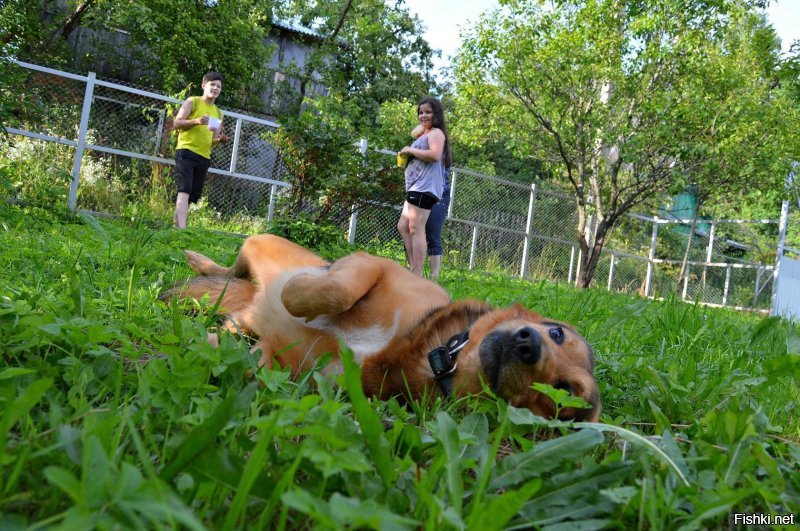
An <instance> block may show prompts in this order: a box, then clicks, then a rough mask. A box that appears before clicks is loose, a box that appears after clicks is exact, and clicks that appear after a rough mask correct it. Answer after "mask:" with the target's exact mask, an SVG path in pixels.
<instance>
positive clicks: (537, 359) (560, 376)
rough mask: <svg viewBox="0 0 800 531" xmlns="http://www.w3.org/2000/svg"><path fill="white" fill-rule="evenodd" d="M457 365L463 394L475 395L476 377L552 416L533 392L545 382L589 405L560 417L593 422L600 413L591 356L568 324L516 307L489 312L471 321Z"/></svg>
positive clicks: (512, 401) (553, 411)
mask: <svg viewBox="0 0 800 531" xmlns="http://www.w3.org/2000/svg"><path fill="white" fill-rule="evenodd" d="M458 365H459V369H458V371H457V372H456V376H455V384H456V387H461V388H462V389H463V390H464V391H467V392H476V391H477V389H476V385H480V384H479V383H476V382H478V381H479V378H478V374H480V375H481V377H482V378H483V381H484V382H485V383H487V384H488V385H489V386H490V387H491V388H492V390H493V391H494V392H495V393H497V394H498V395H499V396H501V397H503V398H504V399H506V400H507V401H508V402H509V403H510V404H512V405H513V406H516V407H521V408H528V409H530V410H531V411H532V412H533V413H535V414H537V415H541V416H543V417H550V418H552V417H554V416H555V414H556V409H555V405H554V403H553V401H552V399H550V398H549V397H548V396H547V395H544V394H543V393H540V392H539V391H536V390H534V389H532V388H531V386H532V384H535V383H544V384H549V385H551V386H553V387H555V388H557V389H564V390H567V391H569V393H570V394H571V395H573V396H578V397H581V398H583V399H584V400H585V401H586V402H587V403H588V404H589V405H590V406H591V408H589V409H580V408H574V407H564V408H563V409H561V411H560V412H559V415H558V416H559V417H560V418H562V419H575V420H589V421H597V418H598V416H599V414H600V392H599V390H598V387H597V381H596V380H595V378H594V358H593V353H592V349H591V347H590V346H589V344H588V343H587V341H586V340H585V339H584V338H583V337H582V336H581V335H580V334H578V332H576V331H575V329H574V328H572V327H571V326H570V325H568V324H565V323H560V322H557V321H552V320H550V319H546V318H543V317H542V316H541V315H539V314H538V313H535V312H531V311H530V310H527V309H525V308H523V307H522V306H520V305H515V306H512V307H510V308H504V309H497V310H492V311H490V312H488V313H486V314H485V315H483V316H482V317H480V318H479V319H478V320H477V321H475V322H474V323H473V325H472V326H471V327H470V330H469V344H468V345H467V347H465V348H464V351H462V352H461V353H460V354H459V355H458Z"/></svg>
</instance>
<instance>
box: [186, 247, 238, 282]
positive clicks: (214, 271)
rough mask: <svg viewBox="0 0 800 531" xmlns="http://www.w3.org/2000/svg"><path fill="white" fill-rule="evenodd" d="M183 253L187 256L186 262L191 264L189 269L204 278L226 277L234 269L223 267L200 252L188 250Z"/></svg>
mask: <svg viewBox="0 0 800 531" xmlns="http://www.w3.org/2000/svg"><path fill="white" fill-rule="evenodd" d="M183 252H184V254H185V255H186V261H187V262H188V263H189V267H191V268H192V269H193V270H194V271H197V272H198V273H200V274H201V275H203V276H207V277H226V276H228V275H229V274H230V273H231V270H232V269H233V268H231V267H222V266H221V265H219V264H217V263H216V262H214V261H213V260H212V259H211V258H208V257H207V256H203V255H202V254H200V253H198V252H195V251H189V250H188V249H187V250H185V251H183Z"/></svg>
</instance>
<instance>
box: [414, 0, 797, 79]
mask: <svg viewBox="0 0 800 531" xmlns="http://www.w3.org/2000/svg"><path fill="white" fill-rule="evenodd" d="M406 5H407V6H408V8H409V10H410V11H411V12H412V13H416V14H417V15H418V16H419V17H420V19H422V22H423V23H424V24H425V26H426V27H427V32H426V33H425V35H424V36H425V39H426V40H427V41H428V42H429V43H430V44H431V46H432V47H433V48H436V49H439V50H442V58H441V59H439V60H436V61H434V67H435V68H436V69H437V70H438V69H439V68H441V67H443V66H447V65H449V60H448V58H449V57H450V56H452V55H454V54H455V52H456V50H457V49H458V46H459V44H460V42H461V40H460V38H459V33H458V32H459V29H460V28H464V27H468V24H469V22H474V21H475V20H477V19H478V17H479V16H480V14H481V13H483V12H486V11H490V10H491V9H493V8H495V7H497V6H498V2H497V0H406ZM767 17H768V18H769V21H770V22H771V23H772V26H773V27H774V28H775V30H776V31H777V32H778V36H779V37H780V38H781V40H782V41H783V50H784V51H786V50H788V48H789V45H790V44H791V43H792V41H793V40H794V39H800V0H778V2H772V4H771V5H770V6H769V8H768V9H767Z"/></svg>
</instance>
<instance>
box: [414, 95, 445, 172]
mask: <svg viewBox="0 0 800 531" xmlns="http://www.w3.org/2000/svg"><path fill="white" fill-rule="evenodd" d="M426 103H427V104H428V105H430V106H431V109H432V110H433V126H434V127H438V128H439V129H441V130H442V133H444V167H445V168H449V167H450V166H452V165H453V155H452V153H451V152H450V135H449V134H448V133H447V123H446V122H445V121H444V109H443V108H442V102H441V101H439V100H438V99H437V98H425V99H423V100H421V101H420V102H419V103H418V104H417V114H419V108H420V107H422V106H423V105H425V104H426Z"/></svg>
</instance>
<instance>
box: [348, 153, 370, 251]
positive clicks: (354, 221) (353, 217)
mask: <svg viewBox="0 0 800 531" xmlns="http://www.w3.org/2000/svg"><path fill="white" fill-rule="evenodd" d="M358 150H359V151H360V152H361V155H362V156H363V157H364V164H366V163H367V139H366V138H362V139H361V140H359V142H358ZM357 226H358V212H356V207H355V205H352V206H351V207H350V226H349V227H348V228H347V241H348V242H350V243H355V242H356V227H357Z"/></svg>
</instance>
